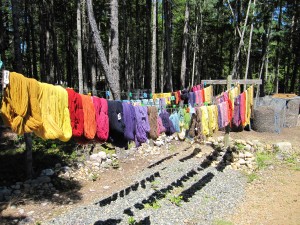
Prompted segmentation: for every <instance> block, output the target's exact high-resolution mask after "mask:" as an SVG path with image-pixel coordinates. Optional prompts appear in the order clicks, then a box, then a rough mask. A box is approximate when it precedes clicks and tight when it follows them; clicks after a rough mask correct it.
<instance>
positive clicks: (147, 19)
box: [144, 0, 152, 89]
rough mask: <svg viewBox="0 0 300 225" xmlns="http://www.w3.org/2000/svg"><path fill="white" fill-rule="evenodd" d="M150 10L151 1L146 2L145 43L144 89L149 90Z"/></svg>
mask: <svg viewBox="0 0 300 225" xmlns="http://www.w3.org/2000/svg"><path fill="white" fill-rule="evenodd" d="M151 8H152V0H146V43H145V68H144V71H145V72H144V74H145V79H144V88H146V89H150V88H151V81H152V80H151V72H150V70H151V65H150V59H151V56H150V54H151Z"/></svg>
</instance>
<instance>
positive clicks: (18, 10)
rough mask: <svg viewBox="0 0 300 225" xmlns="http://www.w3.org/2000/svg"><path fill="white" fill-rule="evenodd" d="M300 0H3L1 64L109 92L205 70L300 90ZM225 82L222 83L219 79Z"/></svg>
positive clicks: (166, 86) (117, 94) (175, 80)
mask: <svg viewBox="0 0 300 225" xmlns="http://www.w3.org/2000/svg"><path fill="white" fill-rule="evenodd" d="M299 14H300V1H299V0H187V1H184V0H158V1H157V0H135V1H133V0H132V1H126V0H121V1H117V0H110V1H108V0H107V1H104V0H93V2H92V0H77V1H75V0H73V1H69V0H24V1H19V0H0V31H1V32H0V56H1V60H2V61H3V62H4V66H5V68H6V69H8V70H11V71H16V72H19V73H22V74H24V75H25V76H27V77H33V78H35V79H37V80H39V81H42V82H47V83H51V84H61V85H64V86H66V87H73V88H75V90H77V91H78V92H80V93H88V92H92V93H93V94H94V95H98V96H105V91H107V90H110V91H111V93H112V97H113V98H114V99H120V98H121V99H124V98H127V97H128V92H129V91H132V92H134V90H136V89H150V90H151V91H152V92H153V93H154V92H156V93H159V92H170V91H175V90H179V89H183V88H188V87H191V86H193V85H195V84H199V83H200V81H201V80H203V79H226V78H227V76H228V75H233V78H236V79H245V78H248V79H259V78H260V79H262V82H263V83H262V85H261V86H260V96H264V95H266V94H271V93H276V92H280V93H298V95H299V94H300V84H299V83H300V73H299V66H300V22H299ZM223 88H226V87H225V86H224V87H223Z"/></svg>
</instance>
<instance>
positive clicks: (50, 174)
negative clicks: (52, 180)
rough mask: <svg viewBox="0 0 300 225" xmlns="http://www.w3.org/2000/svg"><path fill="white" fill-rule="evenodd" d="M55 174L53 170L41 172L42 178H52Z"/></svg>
mask: <svg viewBox="0 0 300 225" xmlns="http://www.w3.org/2000/svg"><path fill="white" fill-rule="evenodd" d="M53 174H54V171H53V169H44V170H42V172H41V176H52V175H53Z"/></svg>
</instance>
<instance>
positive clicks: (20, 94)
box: [1, 72, 42, 135]
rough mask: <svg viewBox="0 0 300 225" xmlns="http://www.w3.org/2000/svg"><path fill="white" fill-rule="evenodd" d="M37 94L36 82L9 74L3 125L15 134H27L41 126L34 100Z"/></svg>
mask: <svg viewBox="0 0 300 225" xmlns="http://www.w3.org/2000/svg"><path fill="white" fill-rule="evenodd" d="M38 92H39V85H38V82H37V81H36V82H35V81H33V80H32V79H28V78H26V77H24V76H23V75H22V74H19V73H15V72H11V73H10V75H9V84H8V86H7V87H6V88H5V90H4V96H3V99H2V107H1V115H2V118H3V120H4V123H5V124H6V125H8V126H10V127H11V129H12V131H13V132H15V133H17V134H20V135H21V134H24V133H29V132H32V131H35V130H37V129H38V128H39V127H41V125H42V121H41V115H40V110H39V106H38V105H37V104H36V99H37V96H38Z"/></svg>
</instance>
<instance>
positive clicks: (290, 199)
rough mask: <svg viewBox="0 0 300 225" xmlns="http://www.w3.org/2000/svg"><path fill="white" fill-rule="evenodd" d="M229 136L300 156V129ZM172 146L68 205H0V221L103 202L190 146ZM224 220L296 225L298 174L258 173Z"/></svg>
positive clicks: (110, 175) (129, 163)
mask: <svg viewBox="0 0 300 225" xmlns="http://www.w3.org/2000/svg"><path fill="white" fill-rule="evenodd" d="M220 135H224V132H217V133H216V134H215V135H214V137H216V136H220ZM230 136H231V137H232V138H233V139H244V140H249V141H251V140H259V141H261V142H262V143H266V144H273V143H276V142H279V141H289V142H291V143H292V145H293V148H294V149H295V150H296V151H297V152H298V153H300V127H296V128H286V129H283V130H282V132H281V133H280V134H274V133H258V132H255V131H243V132H238V133H230ZM175 145H176V146H177V147H176V148H175V150H173V152H165V153H162V154H161V155H159V156H157V155H156V156H149V157H131V158H129V159H126V160H124V161H123V162H121V163H120V166H121V169H119V170H113V169H110V170H107V172H105V173H104V174H102V175H101V176H100V178H99V179H98V180H96V181H94V182H91V181H86V182H81V183H80V188H79V189H78V190H77V191H76V193H75V192H74V191H72V192H70V193H64V196H63V197H64V199H65V198H70V199H71V200H70V201H69V203H67V204H66V203H65V201H61V202H60V201H52V200H51V199H50V200H49V199H48V200H45V199H41V200H40V201H36V200H32V199H22V200H21V199H15V200H14V201H15V202H17V201H19V202H20V203H19V204H18V207H17V208H15V207H10V206H11V205H12V204H14V202H13V201H12V202H10V204H9V205H7V204H5V205H2V208H0V221H1V217H2V221H6V222H7V221H13V220H14V219H16V218H17V219H20V218H22V217H24V215H25V214H26V213H28V212H31V213H32V215H33V216H34V217H35V221H43V220H44V219H49V218H51V217H54V216H56V215H58V214H61V213H63V212H65V211H68V210H70V209H71V208H74V207H78V206H82V205H85V204H88V203H91V202H94V201H95V200H97V199H98V200H99V199H102V198H105V197H106V196H109V195H111V193H114V192H116V191H119V190H121V189H122V187H124V186H126V185H129V184H131V183H132V182H133V180H131V179H130V177H131V175H133V174H135V173H136V172H137V171H140V170H143V169H144V168H146V167H147V166H149V165H151V164H152V163H153V162H155V161H158V160H160V159H162V158H164V157H166V155H168V154H169V155H170V154H172V153H174V152H180V151H181V150H182V149H184V148H186V147H189V146H190V144H189V143H187V142H177V143H175ZM72 195H76V196H77V197H78V198H72ZM20 209H22V210H20ZM22 212H23V213H22ZM24 212H25V213H24ZM225 219H226V221H229V224H243V225H244V224H272V225H273V224H276V225H277V224H278V225H287V224H291V225H293V224H298V225H299V224H300V171H299V170H296V169H294V168H292V167H291V166H289V165H287V164H285V163H276V164H275V165H272V166H269V167H267V168H265V169H263V170H260V171H259V172H258V179H256V180H254V181H253V182H251V183H249V184H248V186H247V189H246V196H245V198H244V201H243V203H241V205H240V206H239V207H237V208H236V211H235V212H234V214H232V215H229V217H228V218H225ZM11 224H13V223H11ZM226 224H227V223H226ZM220 225H221V224H220Z"/></svg>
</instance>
